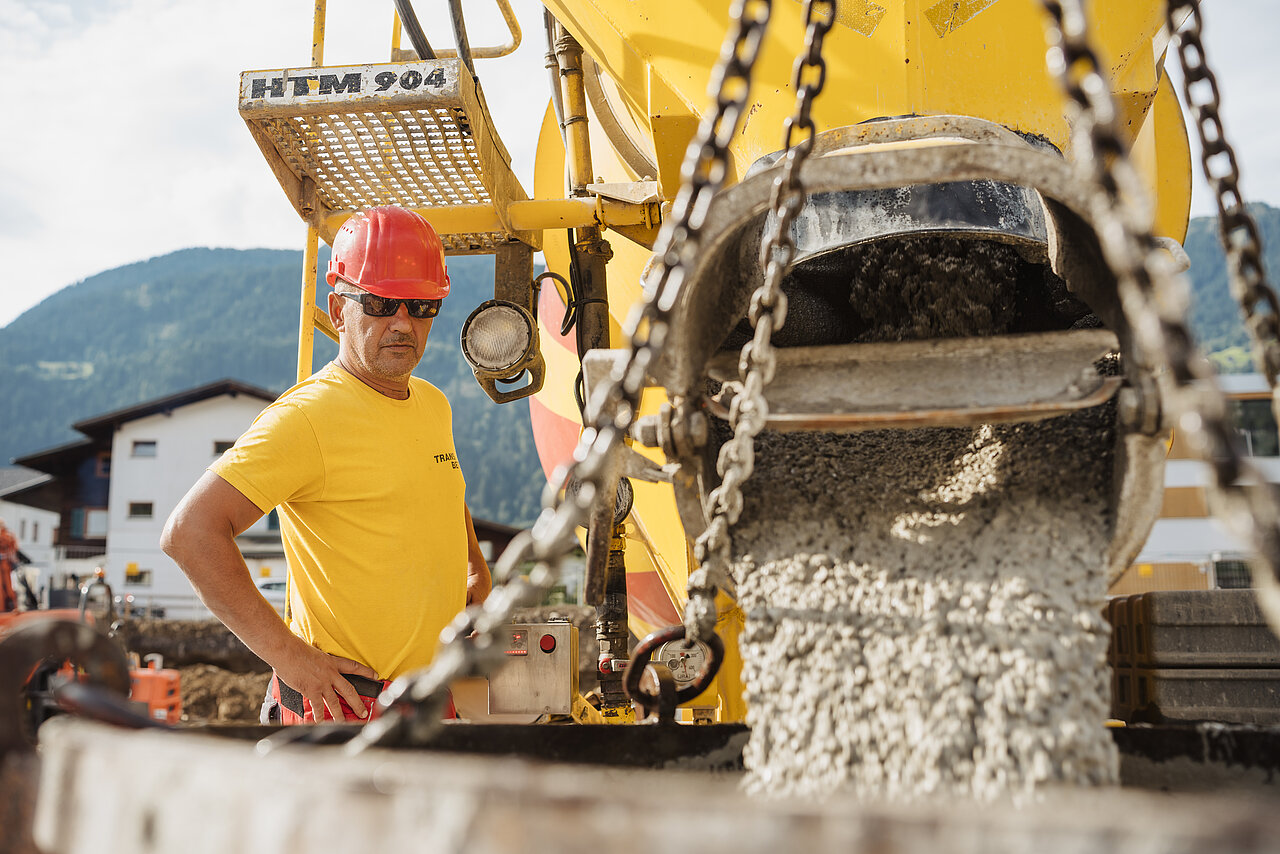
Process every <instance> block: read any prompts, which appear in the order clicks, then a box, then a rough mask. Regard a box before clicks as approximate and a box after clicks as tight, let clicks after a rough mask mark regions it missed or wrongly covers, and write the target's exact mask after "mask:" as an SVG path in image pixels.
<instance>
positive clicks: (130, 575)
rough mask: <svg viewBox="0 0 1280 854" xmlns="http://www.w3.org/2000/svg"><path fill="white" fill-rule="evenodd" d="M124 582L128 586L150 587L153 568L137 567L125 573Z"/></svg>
mask: <svg viewBox="0 0 1280 854" xmlns="http://www.w3.org/2000/svg"><path fill="white" fill-rule="evenodd" d="M124 583H125V586H126V587H150V586H151V570H149V569H135V570H131V571H129V572H126V573H125V574H124Z"/></svg>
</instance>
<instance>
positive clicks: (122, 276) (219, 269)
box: [0, 249, 545, 526]
mask: <svg viewBox="0 0 1280 854" xmlns="http://www.w3.org/2000/svg"><path fill="white" fill-rule="evenodd" d="M326 263H327V257H326V256H325V255H323V254H322V256H321V260H320V265H319V266H320V269H321V270H323V269H324V268H325V264H326ZM301 269H302V253H301V252H289V251H278V250H266V249H255V250H247V251H241V250H231V249H186V250H182V251H179V252H174V253H171V254H169V255H164V256H161V257H159V258H152V259H151V260H149V261H142V262H139V263H137V264H130V265H128V266H125V267H119V268H117V269H114V270H108V271H107V272H105V273H100V274H99V275H96V276H93V277H91V278H88V279H85V280H84V281H81V282H78V283H77V284H74V285H71V286H70V287H67V288H64V289H63V290H61V291H59V292H58V293H56V294H54V295H53V296H51V297H49V298H48V299H46V300H44V301H43V302H41V303H40V304H39V305H37V306H35V307H34V308H32V309H30V310H29V311H27V312H25V313H24V314H22V315H21V316H20V317H18V318H17V319H15V320H14V321H13V322H12V323H10V324H9V325H8V326H6V327H5V328H3V329H0V400H4V401H5V406H4V408H3V412H4V413H5V415H4V419H3V426H2V427H0V464H4V463H7V462H8V461H9V460H10V459H11V458H13V457H16V456H21V455H24V454H27V453H31V452H33V451H37V450H41V449H44V448H48V447H52V446H54V445H58V444H62V443H64V442H69V441H73V440H75V439H78V438H82V437H81V435H80V434H79V433H77V432H76V431H74V430H72V429H71V425H72V424H73V423H74V422H76V421H79V420H82V419H85V418H89V417H92V416H95V415H100V414H102V413H105V412H109V411H112V410H114V409H119V408H123V407H127V406H132V405H134V404H137V403H141V402H143V401H146V400H150V399H153V398H156V397H160V396H163V395H166V394H171V393H173V392H177V391H181V390H183V389H186V388H191V387H193V386H198V385H202V384H204V383H207V382H213V381H215V380H218V379H222V378H224V377H230V378H234V379H238V380H242V381H244V382H248V383H253V384H255V385H258V386H261V387H263V388H267V389H272V390H274V391H277V392H279V391H283V390H285V389H286V388H288V387H289V386H291V385H292V384H293V382H294V375H295V371H296V367H295V366H296V363H297V334H298V333H297V324H298V320H297V317H298V308H297V299H298V287H299V285H298V282H299V273H300V271H301ZM449 273H450V276H451V280H452V282H453V290H452V292H451V295H450V298H449V299H448V300H446V301H445V303H444V307H443V309H442V310H441V312H440V315H439V316H438V317H437V318H436V320H435V322H434V324H433V325H432V329H431V336H430V338H428V341H427V348H426V352H425V354H424V355H423V359H422V363H421V364H420V365H419V367H418V370H417V371H416V373H418V374H419V375H421V376H423V377H426V378H427V379H429V380H430V381H431V382H432V383H434V384H435V385H436V386H438V387H439V388H440V389H442V390H443V391H444V392H445V394H446V395H448V397H449V400H450V402H451V404H452V406H453V419H454V433H455V441H456V445H457V451H458V458H459V461H460V462H461V463H462V466H463V471H464V472H466V474H467V497H468V503H469V504H470V506H471V510H472V513H474V514H475V515H476V516H477V517H480V518H484V519H489V520H491V521H496V522H501V523H504V524H509V525H516V526H524V525H527V524H528V523H530V522H532V520H533V519H534V517H535V516H536V515H537V512H538V510H539V507H540V495H541V490H542V486H543V484H544V483H545V480H544V478H543V475H542V469H541V467H540V466H539V464H538V458H537V453H536V451H535V449H534V445H533V432H532V429H531V428H530V425H529V406H528V403H527V402H526V401H520V402H517V403H510V404H505V405H503V406H498V405H497V404H494V403H492V402H491V401H490V400H489V398H488V397H487V396H486V395H485V394H484V392H483V391H482V390H481V389H480V387H479V385H477V384H476V381H475V379H474V377H473V376H472V375H471V369H470V368H469V367H467V365H466V363H465V361H464V360H463V358H462V354H461V351H460V349H459V347H458V337H459V334H460V332H461V329H462V323H463V321H464V320H465V319H466V316H467V314H468V313H469V312H470V311H471V309H472V308H474V307H475V306H476V305H478V304H479V303H480V302H482V301H483V300H485V299H487V298H490V297H492V295H493V261H492V259H491V258H488V257H473V256H462V257H456V258H451V259H450V260H449ZM320 293H324V289H323V287H322V289H321V290H320ZM316 337H317V339H318V340H317V343H316V345H315V348H314V353H313V364H314V365H315V366H317V367H319V366H320V365H323V364H324V363H325V362H327V361H329V360H330V359H332V358H333V356H334V355H335V354H336V353H337V345H335V344H333V342H331V341H330V340H329V339H328V338H326V337H324V336H323V335H319V334H317V336H316Z"/></svg>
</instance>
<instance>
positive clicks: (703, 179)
mask: <svg viewBox="0 0 1280 854" xmlns="http://www.w3.org/2000/svg"><path fill="white" fill-rule="evenodd" d="M771 12H772V0H738V2H737V3H736V4H735V5H734V7H733V11H732V14H733V22H732V24H731V26H730V29H729V33H728V34H727V36H726V39H725V42H724V46H723V47H722V48H721V51H720V59H719V61H718V62H717V65H716V68H715V70H714V71H713V72H712V76H711V85H710V94H711V95H712V96H713V97H714V99H715V103H714V105H713V108H712V109H711V110H710V111H708V113H707V114H706V115H705V116H704V117H703V119H702V121H701V123H700V124H699V126H698V130H697V133H696V134H695V135H694V138H693V140H692V141H691V142H690V144H689V148H688V151H687V153H686V155H685V161H684V164H683V166H682V169H681V188H680V192H679V193H678V194H677V195H676V199H675V201H674V203H673V204H672V209H671V216H670V217H669V218H668V220H667V222H666V223H664V225H663V228H662V231H661V232H660V234H659V236H658V242H657V245H656V246H655V253H654V255H655V261H656V264H655V269H654V273H653V275H652V276H651V278H650V282H651V285H650V286H648V287H646V289H645V294H644V298H643V300H642V301H641V302H640V303H639V304H637V306H636V307H635V308H634V309H633V310H632V312H631V314H630V316H629V317H628V319H627V323H626V325H625V327H624V334H625V335H626V337H627V356H626V360H625V364H624V368H623V370H622V373H621V375H620V376H618V375H616V374H615V378H614V379H612V380H611V381H610V382H608V383H607V384H606V385H604V386H602V387H601V388H600V389H599V390H598V391H596V392H595V393H593V395H592V399H591V400H590V401H588V404H587V409H586V413H585V420H584V424H585V426H584V429H583V431H582V435H581V437H580V438H579V440H578V445H577V447H576V449H575V450H574V455H573V458H574V461H573V463H571V464H570V465H568V466H567V467H564V468H562V469H561V470H560V471H559V472H557V475H556V477H555V478H554V479H553V481H552V482H551V483H548V485H547V488H546V490H545V491H544V492H543V510H542V512H541V514H540V515H539V516H538V518H537V520H536V521H535V522H534V524H533V527H532V528H530V529H529V530H526V531H522V532H521V533H520V534H519V535H517V536H516V537H515V539H514V540H512V542H511V544H510V545H509V546H508V547H507V549H506V550H505V551H503V553H502V556H501V557H500V558H499V559H498V562H497V565H496V566H495V567H494V576H495V586H494V588H493V591H492V592H491V593H490V595H489V598H488V599H487V600H486V601H485V603H484V604H483V605H482V606H472V607H469V608H467V609H466V610H465V611H463V612H462V613H461V614H459V615H458V617H457V618H456V619H455V620H454V621H453V622H452V623H451V624H450V625H449V627H448V628H446V629H445V630H444V631H443V632H442V633H441V637H440V641H441V647H440V650H439V652H438V654H437V656H436V660H435V661H434V662H433V663H432V665H431V666H430V667H429V668H428V669H427V670H426V671H423V672H422V673H419V674H411V675H409V676H406V677H402V678H401V679H398V680H396V682H395V683H394V684H393V685H392V686H391V687H390V688H389V689H388V691H387V693H386V695H385V696H384V699H385V700H386V701H387V702H386V703H383V705H385V706H386V708H385V711H384V713H383V715H382V716H381V717H380V718H378V719H377V720H374V721H372V722H371V723H369V724H368V725H367V726H366V727H364V729H363V730H361V733H360V735H359V736H358V737H357V738H356V739H353V740H352V741H351V742H349V743H348V747H347V750H348V752H352V753H359V752H361V751H362V750H365V749H367V748H369V747H374V746H385V745H391V744H395V743H400V742H403V741H406V740H412V741H421V740H424V739H425V738H427V737H428V736H429V735H430V734H431V733H432V732H433V731H435V729H436V728H437V727H439V726H440V714H441V711H442V709H443V707H444V704H445V701H446V698H447V697H448V687H449V684H450V683H452V682H453V681H454V680H456V679H459V678H462V677H468V676H487V675H489V674H490V673H491V672H493V671H494V670H495V669H496V668H497V666H499V665H500V664H501V663H502V661H503V660H504V656H503V654H502V645H501V644H500V643H498V642H497V641H498V637H497V634H498V630H499V628H500V627H501V626H502V625H503V624H504V623H507V622H510V620H511V616H512V613H513V612H514V610H515V609H516V608H517V607H520V606H528V605H532V604H536V603H537V602H539V601H541V600H542V598H543V596H544V595H545V594H546V592H547V590H549V589H550V587H551V586H552V585H553V584H554V583H556V581H557V579H558V569H559V566H560V562H561V561H562V560H563V559H564V557H565V556H566V555H567V554H568V553H569V551H570V550H572V548H573V547H574V546H575V545H576V544H577V536H576V529H577V528H579V527H582V526H584V525H585V524H586V521H587V518H588V514H589V512H590V510H591V506H592V504H593V503H594V502H595V501H596V499H597V497H600V496H603V495H604V493H605V492H606V491H607V490H608V488H609V487H608V483H609V470H610V467H611V466H610V458H611V457H612V455H613V453H614V451H615V450H616V449H617V448H618V447H619V446H621V444H622V440H623V438H624V437H625V436H626V435H627V430H628V428H630V426H631V424H632V422H633V421H634V420H635V417H636V413H637V412H638V411H639V406H640V395H641V392H642V391H643V390H644V387H645V381H646V377H647V376H648V374H649V372H650V369H651V368H652V367H653V366H654V365H655V363H656V362H657V361H658V359H659V358H660V357H661V355H662V352H663V348H664V346H665V344H666V339H667V333H668V330H669V328H670V319H671V312H672V310H673V308H674V306H675V303H676V299H677V296H678V295H679V293H680V290H681V287H682V286H683V284H684V282H685V279H686V277H687V276H688V274H689V271H690V270H691V269H692V267H693V263H694V261H695V260H696V259H697V256H698V253H699V251H700V247H701V239H702V233H701V230H702V227H703V224H704V222H705V219H706V214H707V210H708V208H709V206H710V204H711V199H712V197H713V196H714V195H715V193H716V192H717V191H718V190H719V189H720V187H721V186H722V185H723V183H724V180H725V177H726V175H727V174H728V166H729V143H730V141H731V140H732V139H733V136H734V134H735V133H736V131H737V127H738V124H739V122H740V121H741V119H742V117H743V115H744V113H745V109H746V103H747V96H748V94H749V92H750V89H751V71H752V69H753V67H754V66H755V62H756V58H757V56H758V54H759V51H760V46H761V44H762V42H763V40H764V33H765V28H766V27H767V25H768V22H769V17H770V14H771ZM569 482H574V483H576V484H578V485H579V488H578V489H576V490H566V489H564V488H563V487H564V486H565V484H567V483H569ZM602 500H608V501H610V502H612V501H613V500H614V499H613V496H612V495H609V496H608V497H607V498H604V499H602ZM530 563H532V564H534V566H533V568H532V569H531V570H530V571H529V572H528V574H527V576H526V575H523V574H522V573H521V569H522V568H523V567H525V566H527V565H528V564H530ZM380 703H382V701H381V700H380Z"/></svg>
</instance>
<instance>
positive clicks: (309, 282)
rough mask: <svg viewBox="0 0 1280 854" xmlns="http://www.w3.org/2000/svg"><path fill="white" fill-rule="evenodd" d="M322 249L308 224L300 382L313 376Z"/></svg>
mask: <svg viewBox="0 0 1280 854" xmlns="http://www.w3.org/2000/svg"><path fill="white" fill-rule="evenodd" d="M319 251H320V235H319V233H318V232H317V231H316V230H315V227H313V226H310V225H309V226H307V242H306V246H305V247H304V248H303V252H302V296H301V298H300V300H299V302H300V303H301V310H300V311H299V313H298V382H302V381H303V380H305V379H306V378H307V377H309V376H311V349H312V344H313V343H314V342H315V338H316V325H315V317H314V313H315V309H316V260H317V258H318V257H319Z"/></svg>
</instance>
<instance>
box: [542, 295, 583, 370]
mask: <svg viewBox="0 0 1280 854" xmlns="http://www.w3.org/2000/svg"><path fill="white" fill-rule="evenodd" d="M558 288H559V285H558V284H557V283H556V282H554V281H552V280H551V279H544V280H543V281H542V295H541V296H540V297H539V298H538V319H539V320H540V321H541V323H542V326H543V331H544V332H546V335H545V336H543V339H544V340H545V339H547V338H550V339H551V340H553V341H555V342H557V343H558V344H559V345H560V346H561V347H564V348H565V349H566V350H568V351H569V352H570V353H573V354H574V355H577V353H578V337H577V332H575V331H574V330H572V329H570V330H569V333H568V334H567V335H561V334H560V326H561V324H563V323H564V313H565V307H564V303H563V302H562V301H561V300H560V293H559V291H558V290H557V289H558Z"/></svg>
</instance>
